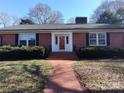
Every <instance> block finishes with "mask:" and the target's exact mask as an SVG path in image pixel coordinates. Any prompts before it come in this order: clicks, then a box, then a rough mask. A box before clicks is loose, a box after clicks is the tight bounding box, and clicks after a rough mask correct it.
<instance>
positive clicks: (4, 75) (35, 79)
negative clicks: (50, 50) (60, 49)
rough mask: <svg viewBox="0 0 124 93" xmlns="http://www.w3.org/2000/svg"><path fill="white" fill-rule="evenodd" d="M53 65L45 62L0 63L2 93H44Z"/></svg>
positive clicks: (0, 88)
mask: <svg viewBox="0 0 124 93" xmlns="http://www.w3.org/2000/svg"><path fill="white" fill-rule="evenodd" d="M51 69H52V67H51V64H50V63H49V62H47V61H45V60H30V61H2V62H0V93H42V90H43V89H44V87H45V85H46V82H47V80H48V77H49V75H50V74H51Z"/></svg>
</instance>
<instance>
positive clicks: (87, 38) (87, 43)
mask: <svg viewBox="0 0 124 93" xmlns="http://www.w3.org/2000/svg"><path fill="white" fill-rule="evenodd" d="M86 46H89V33H86Z"/></svg>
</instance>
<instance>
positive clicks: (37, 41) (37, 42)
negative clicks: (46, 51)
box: [36, 34, 39, 46]
mask: <svg viewBox="0 0 124 93" xmlns="http://www.w3.org/2000/svg"><path fill="white" fill-rule="evenodd" d="M36 45H37V46H39V34H36Z"/></svg>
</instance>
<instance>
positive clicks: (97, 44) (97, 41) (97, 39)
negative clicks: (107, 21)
mask: <svg viewBox="0 0 124 93" xmlns="http://www.w3.org/2000/svg"><path fill="white" fill-rule="evenodd" d="M92 33H93V34H94V33H95V34H96V45H91V44H90V35H89V36H88V38H89V46H107V33H106V32H90V33H89V34H92ZM99 33H104V34H105V44H104V45H100V44H99V38H98V34H99Z"/></svg>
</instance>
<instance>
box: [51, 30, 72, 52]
mask: <svg viewBox="0 0 124 93" xmlns="http://www.w3.org/2000/svg"><path fill="white" fill-rule="evenodd" d="M51 35H52V39H51V42H52V52H72V51H73V46H72V45H73V42H72V41H73V38H72V37H73V36H72V32H53V33H52V34H51Z"/></svg>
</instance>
